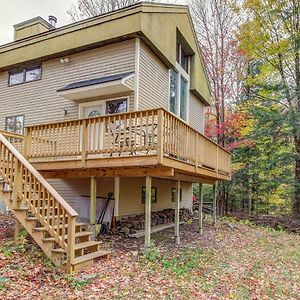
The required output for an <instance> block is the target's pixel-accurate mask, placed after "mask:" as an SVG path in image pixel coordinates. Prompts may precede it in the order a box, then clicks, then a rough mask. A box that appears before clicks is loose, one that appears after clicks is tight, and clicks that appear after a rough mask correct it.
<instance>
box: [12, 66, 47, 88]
mask: <svg viewBox="0 0 300 300" xmlns="http://www.w3.org/2000/svg"><path fill="white" fill-rule="evenodd" d="M41 75H42V69H41V67H34V68H27V69H23V70H20V71H16V72H10V73H9V80H8V85H16V84H20V83H24V82H30V81H35V80H39V79H41Z"/></svg>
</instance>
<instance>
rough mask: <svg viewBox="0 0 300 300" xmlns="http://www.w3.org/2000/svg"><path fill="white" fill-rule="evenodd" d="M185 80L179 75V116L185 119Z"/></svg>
mask: <svg viewBox="0 0 300 300" xmlns="http://www.w3.org/2000/svg"><path fill="white" fill-rule="evenodd" d="M187 92H188V91H187V81H186V80H185V79H184V78H183V77H182V76H181V79H180V112H179V113H180V118H181V119H183V120H186V119H187Z"/></svg>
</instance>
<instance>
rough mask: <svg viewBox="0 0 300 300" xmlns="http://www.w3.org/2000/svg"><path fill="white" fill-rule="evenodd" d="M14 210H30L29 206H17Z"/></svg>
mask: <svg viewBox="0 0 300 300" xmlns="http://www.w3.org/2000/svg"><path fill="white" fill-rule="evenodd" d="M14 210H16V211H28V208H27V207H19V208H15V209H14Z"/></svg>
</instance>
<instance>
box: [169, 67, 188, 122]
mask: <svg viewBox="0 0 300 300" xmlns="http://www.w3.org/2000/svg"><path fill="white" fill-rule="evenodd" d="M175 71H176V72H177V90H176V94H177V99H176V102H177V104H176V109H177V111H176V115H177V116H178V117H179V118H180V102H181V97H180V84H181V77H183V79H184V80H185V81H186V82H187V93H186V98H187V99H186V116H185V117H186V118H185V120H184V119H182V118H180V119H182V120H183V121H185V122H187V123H188V122H189V111H190V97H189V92H190V75H189V74H188V73H187V72H186V71H185V70H184V69H183V68H182V66H181V65H180V64H179V63H178V62H176V67H175ZM170 73H171V70H169V91H170ZM168 108H169V111H170V100H169V104H168Z"/></svg>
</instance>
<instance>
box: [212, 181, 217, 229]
mask: <svg viewBox="0 0 300 300" xmlns="http://www.w3.org/2000/svg"><path fill="white" fill-rule="evenodd" d="M216 224H217V184H214V185H213V225H214V226H216Z"/></svg>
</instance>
